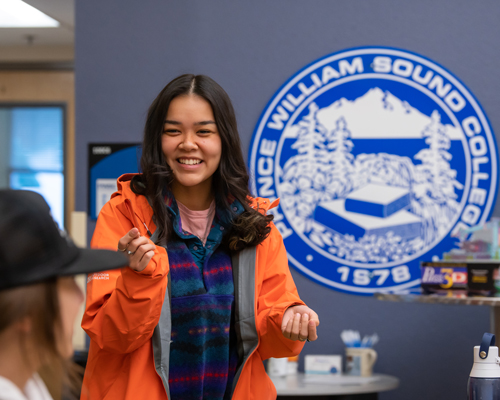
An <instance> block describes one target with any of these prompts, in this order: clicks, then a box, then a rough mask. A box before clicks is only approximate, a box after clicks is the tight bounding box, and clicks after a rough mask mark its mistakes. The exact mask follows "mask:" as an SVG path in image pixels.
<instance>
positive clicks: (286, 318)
mask: <svg viewBox="0 0 500 400" xmlns="http://www.w3.org/2000/svg"><path fill="white" fill-rule="evenodd" d="M318 325H319V318H318V314H316V313H315V312H314V311H313V310H311V309H310V308H309V307H307V306H291V307H288V308H287V310H286V311H285V314H284V315H283V321H282V323H281V332H283V336H284V337H286V338H287V339H291V340H299V341H301V342H305V341H306V340H308V341H310V342H312V341H313V340H316V339H317V338H318V334H317V332H316V327H317V326H318Z"/></svg>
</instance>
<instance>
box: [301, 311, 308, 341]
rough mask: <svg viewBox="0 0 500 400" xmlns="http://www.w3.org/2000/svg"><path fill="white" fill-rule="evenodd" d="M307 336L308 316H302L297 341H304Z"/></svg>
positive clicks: (306, 314)
mask: <svg viewBox="0 0 500 400" xmlns="http://www.w3.org/2000/svg"><path fill="white" fill-rule="evenodd" d="M308 336H309V314H308V313H304V314H302V321H300V332H299V339H306V338H307V337H308Z"/></svg>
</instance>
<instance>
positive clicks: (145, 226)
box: [142, 222, 153, 237]
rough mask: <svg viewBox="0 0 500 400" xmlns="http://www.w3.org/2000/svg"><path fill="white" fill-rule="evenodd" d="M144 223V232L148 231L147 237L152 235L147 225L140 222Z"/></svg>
mask: <svg viewBox="0 0 500 400" xmlns="http://www.w3.org/2000/svg"><path fill="white" fill-rule="evenodd" d="M142 224H143V225H144V228H146V232H147V233H148V235H149V237H151V236H153V234H152V233H151V232H150V231H149V228H148V226H147V225H146V223H145V222H143V223H142Z"/></svg>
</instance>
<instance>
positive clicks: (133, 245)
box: [125, 236, 149, 256]
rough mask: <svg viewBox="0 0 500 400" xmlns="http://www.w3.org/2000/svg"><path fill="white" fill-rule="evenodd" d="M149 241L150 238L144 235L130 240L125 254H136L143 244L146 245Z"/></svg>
mask: <svg viewBox="0 0 500 400" xmlns="http://www.w3.org/2000/svg"><path fill="white" fill-rule="evenodd" d="M148 243H149V240H148V239H147V238H145V237H144V236H140V237H138V238H136V239H134V240H132V241H131V242H129V244H128V248H127V251H126V252H125V254H126V255H128V256H131V255H134V254H135V253H136V252H137V250H138V249H139V248H140V247H141V246H143V245H146V244H148ZM129 252H130V253H129Z"/></svg>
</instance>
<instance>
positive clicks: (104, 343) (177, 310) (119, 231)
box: [82, 75, 319, 400]
mask: <svg viewBox="0 0 500 400" xmlns="http://www.w3.org/2000/svg"><path fill="white" fill-rule="evenodd" d="M141 168H142V171H143V172H142V174H135V175H132V174H129V175H124V176H122V177H120V178H119V179H118V188H119V189H118V193H117V194H115V195H114V197H113V198H112V199H111V200H110V201H109V202H108V203H107V204H106V205H105V206H104V207H103V209H102V210H101V213H100V215H99V218H98V221H97V226H96V230H95V232H94V237H93V239H92V246H93V247H102V248H110V247H111V248H113V247H114V248H117V249H118V250H119V251H122V252H124V253H125V254H126V255H127V256H128V259H129V265H128V266H129V268H124V269H122V270H121V271H119V272H118V271H117V272H110V273H109V275H108V276H107V277H108V279H106V280H91V281H89V283H88V285H87V296H88V297H87V309H86V313H85V316H84V319H83V327H84V329H85V330H86V331H87V333H88V334H89V335H90V337H91V344H90V350H89V360H88V364H87V370H86V373H85V377H84V383H83V391H82V399H100V398H105V397H106V398H119V399H125V400H129V399H130V400H132V399H134V400H135V399H137V398H148V399H153V400H157V399H158V400H159V399H175V400H177V399H182V400H190V399H207V400H208V399H214V400H216V399H218V400H223V399H250V398H251V399H263V400H268V399H269V400H270V399H274V398H276V390H275V389H274V386H273V384H272V382H271V380H270V379H269V378H268V377H267V375H266V373H265V371H264V367H263V364H262V360H264V359H267V358H269V357H288V356H293V355H296V354H298V353H299V352H300V350H301V349H302V346H303V342H305V341H306V340H309V341H311V340H316V339H317V333H316V326H317V325H318V324H319V320H318V316H317V314H316V313H315V312H314V311H313V310H311V309H310V308H309V307H307V306H306V305H305V304H304V303H303V302H302V301H301V300H300V298H299V296H298V294H297V289H296V288H295V284H294V282H293V279H292V276H291V274H290V271H289V269H288V260H287V257H286V250H285V248H284V245H283V239H282V237H281V235H280V233H279V231H278V230H277V229H276V227H275V226H274V224H273V223H272V219H273V217H272V215H268V213H267V211H268V210H269V209H271V208H273V207H275V206H276V205H277V202H274V203H273V204H270V202H269V200H268V199H263V198H256V199H254V198H252V197H251V196H250V192H249V189H248V180H249V178H248V173H247V170H246V166H245V163H244V161H243V155H242V153H241V149H240V140H239V136H238V130H237V125H236V118H235V115H234V110H233V107H232V105H231V101H230V99H229V97H228V96H227V94H226V92H225V91H224V90H223V89H222V88H221V87H220V86H219V85H218V84H217V83H216V82H214V81H213V80H212V79H210V78H208V77H206V76H202V75H198V76H195V75H183V76H180V77H178V78H176V79H174V80H173V81H172V82H170V83H169V84H168V85H167V86H166V87H165V88H164V89H163V90H162V91H161V92H160V94H159V95H158V97H157V98H156V99H155V100H154V102H153V104H152V105H151V106H150V108H149V113H148V117H147V120H146V126H145V130H144V141H143V152H142V158H141ZM150 232H153V233H152V234H151V233H150ZM151 349H153V351H151Z"/></svg>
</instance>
